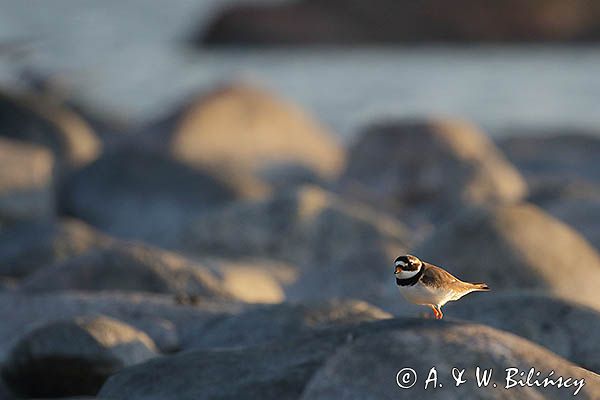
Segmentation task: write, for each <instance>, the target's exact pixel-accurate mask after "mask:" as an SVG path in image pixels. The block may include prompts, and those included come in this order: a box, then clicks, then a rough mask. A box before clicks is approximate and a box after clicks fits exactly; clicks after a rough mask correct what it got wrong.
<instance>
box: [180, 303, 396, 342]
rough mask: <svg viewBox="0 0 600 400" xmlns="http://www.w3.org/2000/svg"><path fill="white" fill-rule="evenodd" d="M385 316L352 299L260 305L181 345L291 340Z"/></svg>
mask: <svg viewBox="0 0 600 400" xmlns="http://www.w3.org/2000/svg"><path fill="white" fill-rule="evenodd" d="M387 318H391V314H388V313H386V312H384V311H382V310H380V309H378V308H377V307H374V306H371V305H370V304H368V303H365V302H362V301H354V300H347V301H339V300H334V301H325V302H321V303H309V304H299V303H298V304H293V303H291V304H290V303H284V304H277V305H268V306H260V307H256V308H253V309H250V310H248V311H246V312H244V313H241V314H239V315H232V316H228V317H224V318H223V319H221V320H219V321H217V322H215V323H214V324H211V325H210V326H209V327H208V328H206V329H203V330H202V331H199V332H197V333H196V334H194V332H189V333H188V335H187V337H188V339H189V342H188V343H185V344H184V348H185V349H186V350H188V349H195V348H205V349H208V348H211V347H212V348H225V347H229V348H232V347H245V346H250V345H257V344H263V343H268V342H271V341H274V340H280V339H284V338H287V339H290V338H292V337H294V336H300V335H302V334H305V333H307V332H309V331H311V330H314V329H325V328H328V327H331V326H335V325H348V324H358V323H360V322H365V321H374V320H378V319H387Z"/></svg>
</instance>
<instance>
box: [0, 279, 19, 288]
mask: <svg viewBox="0 0 600 400" xmlns="http://www.w3.org/2000/svg"><path fill="white" fill-rule="evenodd" d="M16 286H17V284H16V282H15V280H14V279H11V278H5V277H0V291H3V290H13V289H14V288H15V287H16Z"/></svg>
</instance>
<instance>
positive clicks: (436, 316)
mask: <svg viewBox="0 0 600 400" xmlns="http://www.w3.org/2000/svg"><path fill="white" fill-rule="evenodd" d="M429 307H431V310H432V311H433V315H434V316H435V319H440V317H439V314H438V310H437V308H436V307H435V306H434V305H430V306H429Z"/></svg>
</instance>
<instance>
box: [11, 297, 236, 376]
mask: <svg viewBox="0 0 600 400" xmlns="http://www.w3.org/2000/svg"><path fill="white" fill-rule="evenodd" d="M243 309H244V305H243V304H241V303H239V302H236V303H231V302H224V301H221V300H219V301H216V302H215V301H208V300H207V301H203V302H200V303H198V304H194V305H193V306H192V305H190V304H181V303H180V302H179V301H178V300H177V299H176V298H174V296H172V295H160V294H143V293H117V292H111V293H101V292H86V293H84V292H65V293H62V292H59V293H40V294H31V293H25V294H24V293H15V292H0V321H2V323H1V324H0V365H1V364H2V363H3V362H4V360H5V359H6V357H7V356H8V353H9V351H10V349H12V348H13V347H14V346H15V344H16V342H17V341H18V340H19V338H21V337H23V336H25V335H27V334H28V333H30V332H31V331H33V330H35V329H36V328H38V327H40V326H43V325H46V324H48V323H51V322H55V321H57V320H67V319H73V318H77V317H84V316H90V315H105V316H108V317H111V318H114V319H117V320H119V321H123V322H125V323H127V324H129V325H131V326H133V327H135V328H136V329H139V330H140V331H142V332H144V333H146V334H147V335H148V336H150V337H151V338H152V340H153V341H154V342H155V343H156V345H157V347H158V348H159V349H160V350H161V352H172V351H177V350H179V349H181V348H182V343H183V342H188V341H189V338H188V337H187V336H186V332H198V331H201V330H202V327H204V326H208V325H209V324H211V323H212V322H214V321H215V319H217V318H222V317H223V316H224V315H229V314H232V313H239V312H241V311H242V310H243Z"/></svg>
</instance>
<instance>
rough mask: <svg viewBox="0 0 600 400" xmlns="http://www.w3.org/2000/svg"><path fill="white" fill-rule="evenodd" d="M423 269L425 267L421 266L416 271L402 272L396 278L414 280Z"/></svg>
mask: <svg viewBox="0 0 600 400" xmlns="http://www.w3.org/2000/svg"><path fill="white" fill-rule="evenodd" d="M421 268H423V266H420V267H419V268H418V269H416V270H414V271H400V272H399V273H397V274H395V275H396V278H398V279H409V278H412V277H413V276H415V275H416V274H418V273H419V271H420V270H421Z"/></svg>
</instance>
